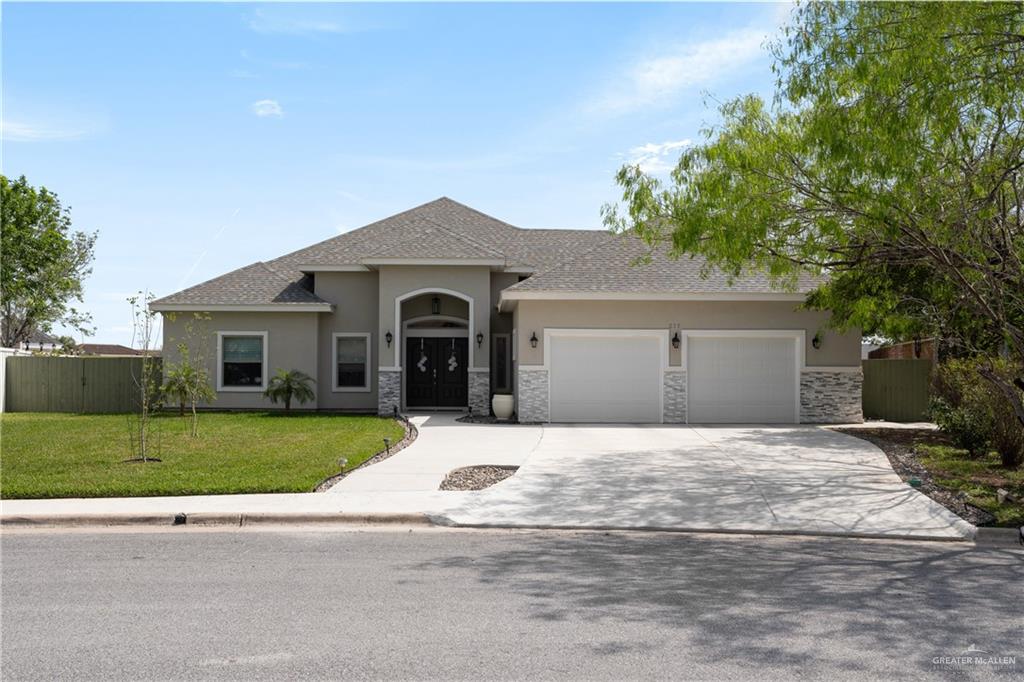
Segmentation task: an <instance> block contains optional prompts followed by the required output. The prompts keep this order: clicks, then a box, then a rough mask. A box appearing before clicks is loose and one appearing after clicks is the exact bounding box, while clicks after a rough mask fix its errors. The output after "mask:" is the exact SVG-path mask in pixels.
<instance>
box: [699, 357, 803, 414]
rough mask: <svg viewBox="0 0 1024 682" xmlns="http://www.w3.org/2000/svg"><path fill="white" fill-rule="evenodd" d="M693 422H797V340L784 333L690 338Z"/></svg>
mask: <svg viewBox="0 0 1024 682" xmlns="http://www.w3.org/2000/svg"><path fill="white" fill-rule="evenodd" d="M687 345H688V349H687V380H688V383H689V390H688V404H687V416H688V421H690V422H691V423H710V424H723V423H792V422H795V421H796V391H797V386H796V341H795V340H794V339H792V338H784V337H761V338H757V337H720V338H719V337H691V338H690V339H689V341H688V344H687Z"/></svg>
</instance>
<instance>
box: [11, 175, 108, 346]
mask: <svg viewBox="0 0 1024 682" xmlns="http://www.w3.org/2000/svg"><path fill="white" fill-rule="evenodd" d="M95 243H96V234H95V233H93V234H86V233H84V232H72V231H71V214H70V211H69V210H68V209H67V208H65V207H63V206H62V205H61V203H60V200H59V199H58V198H57V195H56V194H54V193H53V192H50V191H49V190H47V189H46V188H45V187H40V188H39V189H36V188H34V187H32V186H30V185H29V184H28V181H27V180H26V179H25V177H24V176H22V177H20V178H18V179H17V180H15V181H13V182H12V181H10V180H9V179H8V178H7V177H5V176H3V175H0V263H2V267H0V299H2V301H0V314H2V319H0V344H2V345H4V346H16V345H18V344H20V343H22V342H23V341H26V340H28V338H29V337H30V336H32V334H33V333H35V332H49V331H50V329H51V328H52V327H53V325H54V324H64V325H67V326H69V327H73V328H76V329H78V330H80V331H82V332H86V331H88V325H89V323H90V318H89V316H88V315H87V314H85V313H83V312H81V311H79V310H76V309H75V308H74V307H72V306H71V302H72V301H74V300H78V301H81V300H82V280H83V279H85V278H86V277H87V276H88V275H89V274H90V273H91V272H92V260H93V247H94V245H95Z"/></svg>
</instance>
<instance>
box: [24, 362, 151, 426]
mask: <svg viewBox="0 0 1024 682" xmlns="http://www.w3.org/2000/svg"><path fill="white" fill-rule="evenodd" d="M142 360H143V359H142V358H138V357H135V358H74V357H41V356H33V357H18V356H12V357H8V358H4V362H5V364H6V366H5V372H4V374H5V375H6V376H5V377H4V379H5V383H4V388H5V393H6V395H5V401H6V404H5V405H4V408H5V410H6V411H7V412H134V411H136V410H138V409H139V397H138V396H139V391H138V387H137V385H136V380H137V379H139V378H141V376H142V366H143V365H142ZM150 363H151V367H152V371H153V372H155V373H157V376H159V372H160V371H161V369H160V368H161V364H160V358H150Z"/></svg>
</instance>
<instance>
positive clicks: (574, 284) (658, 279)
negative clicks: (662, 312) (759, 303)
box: [506, 235, 822, 294]
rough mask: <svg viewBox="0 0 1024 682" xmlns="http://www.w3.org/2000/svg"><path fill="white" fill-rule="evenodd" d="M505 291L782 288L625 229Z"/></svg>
mask: <svg viewBox="0 0 1024 682" xmlns="http://www.w3.org/2000/svg"><path fill="white" fill-rule="evenodd" d="M821 281H822V280H820V279H817V278H814V277H811V276H801V277H800V279H799V280H798V281H797V283H796V287H795V289H794V291H795V292H800V293H806V292H808V291H811V290H812V289H814V288H815V287H817V286H818V285H819V284H820V283H821ZM506 291H508V292H526V291H549V292H550V291H558V292H583V293H656V294H675V293H694V294H696V293H699V294H718V293H772V292H782V291H785V289H783V288H782V287H780V286H776V285H773V284H772V282H771V280H770V279H769V278H768V276H767V275H765V274H763V273H757V272H754V273H748V274H745V275H743V276H742V277H737V278H734V279H732V280H731V281H730V278H729V276H728V275H727V274H726V273H724V272H722V271H721V270H719V269H717V268H709V267H707V262H706V261H705V260H704V259H703V258H700V257H689V256H682V257H680V258H672V257H670V256H669V254H668V251H667V249H666V248H664V247H654V248H652V247H651V246H650V245H648V244H646V243H645V242H643V241H641V240H640V239H637V238H636V237H632V236H629V235H619V236H614V237H610V238H609V239H608V240H607V241H606V242H605V243H603V244H600V245H598V246H597V247H595V248H593V249H590V250H589V251H585V252H583V253H580V254H577V255H575V256H574V257H572V258H570V259H568V260H566V261H565V262H563V263H560V264H559V265H556V266H555V267H553V268H551V269H549V270H546V271H543V272H540V273H538V274H536V275H534V276H532V277H530V278H528V279H525V280H523V281H522V282H519V283H518V284H515V285H513V286H511V287H509V288H508V289H506Z"/></svg>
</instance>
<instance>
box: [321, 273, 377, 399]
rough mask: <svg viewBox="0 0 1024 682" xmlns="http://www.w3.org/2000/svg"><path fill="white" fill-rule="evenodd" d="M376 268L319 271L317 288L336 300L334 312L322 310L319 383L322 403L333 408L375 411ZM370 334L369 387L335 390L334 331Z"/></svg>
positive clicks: (322, 293)
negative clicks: (362, 389)
mask: <svg viewBox="0 0 1024 682" xmlns="http://www.w3.org/2000/svg"><path fill="white" fill-rule="evenodd" d="M378 286H379V283H378V277H377V273H376V272H318V273H317V274H316V284H315V288H314V291H315V292H316V295H317V296H319V297H320V298H322V299H324V300H325V301H329V302H331V303H333V304H334V306H335V308H334V312H333V313H321V314H320V315H319V325H318V339H319V341H318V348H319V352H318V354H317V361H318V372H317V384H318V385H319V387H320V392H319V398H320V400H319V406H320V407H321V408H323V409H331V410H353V411H375V410H376V409H377V366H378V362H377V328H378V320H377V311H378V305H377V290H378ZM337 332H353V333H363V334H370V335H371V337H370V358H369V360H368V363H367V371H368V372H369V374H370V390H369V391H368V392H365V391H359V392H353V391H335V390H334V347H333V343H334V342H333V336H332V335H333V334H335V333H337Z"/></svg>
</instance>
